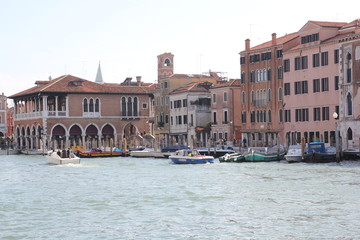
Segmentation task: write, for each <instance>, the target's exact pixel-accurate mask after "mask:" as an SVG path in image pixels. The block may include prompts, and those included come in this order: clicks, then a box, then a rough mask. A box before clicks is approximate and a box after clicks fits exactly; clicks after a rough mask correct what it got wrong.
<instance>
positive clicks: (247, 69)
mask: <svg viewBox="0 0 360 240" xmlns="http://www.w3.org/2000/svg"><path fill="white" fill-rule="evenodd" d="M297 36H298V34H297V33H292V34H287V35H285V36H282V37H279V38H278V37H277V36H276V34H275V33H274V34H272V38H271V41H268V42H265V43H263V44H260V45H257V46H255V47H250V40H249V39H247V40H245V50H244V51H242V52H240V66H241V88H242V91H241V101H240V102H239V105H238V106H239V108H240V109H241V135H242V139H243V144H244V145H245V144H246V145H248V146H272V145H276V144H279V143H282V144H283V143H284V139H281V133H282V132H283V128H284V125H283V118H282V113H283V108H284V104H285V102H284V98H283V79H284V75H283V73H284V67H283V51H284V50H286V49H287V48H289V47H291V46H292V44H293V42H294V39H296V38H297Z"/></svg>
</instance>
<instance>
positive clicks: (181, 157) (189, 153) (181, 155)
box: [169, 149, 214, 164]
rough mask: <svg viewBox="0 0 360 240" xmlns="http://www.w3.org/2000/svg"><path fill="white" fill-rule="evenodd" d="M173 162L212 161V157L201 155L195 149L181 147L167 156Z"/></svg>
mask: <svg viewBox="0 0 360 240" xmlns="http://www.w3.org/2000/svg"><path fill="white" fill-rule="evenodd" d="M169 159H170V160H171V161H172V162H173V163H175V164H203V163H213V162H214V157H212V156H205V155H201V154H200V153H199V151H198V150H197V149H182V150H178V151H176V152H175V153H174V154H172V155H170V156H169Z"/></svg>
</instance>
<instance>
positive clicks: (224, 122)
mask: <svg viewBox="0 0 360 240" xmlns="http://www.w3.org/2000/svg"><path fill="white" fill-rule="evenodd" d="M223 124H228V112H227V111H224V121H223Z"/></svg>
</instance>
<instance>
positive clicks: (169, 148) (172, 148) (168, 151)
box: [161, 144, 190, 157]
mask: <svg viewBox="0 0 360 240" xmlns="http://www.w3.org/2000/svg"><path fill="white" fill-rule="evenodd" d="M181 149H190V148H189V147H188V146H185V145H183V144H178V145H171V146H167V147H164V148H162V149H161V152H162V153H163V155H164V157H169V156H170V155H171V154H173V153H174V152H176V151H177V150H181Z"/></svg>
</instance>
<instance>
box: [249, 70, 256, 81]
mask: <svg viewBox="0 0 360 240" xmlns="http://www.w3.org/2000/svg"><path fill="white" fill-rule="evenodd" d="M249 77H250V79H249V80H250V83H254V82H255V72H254V71H251V72H250V76H249Z"/></svg>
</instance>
